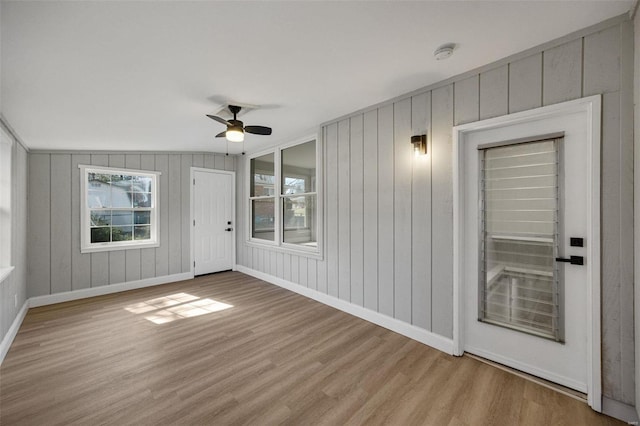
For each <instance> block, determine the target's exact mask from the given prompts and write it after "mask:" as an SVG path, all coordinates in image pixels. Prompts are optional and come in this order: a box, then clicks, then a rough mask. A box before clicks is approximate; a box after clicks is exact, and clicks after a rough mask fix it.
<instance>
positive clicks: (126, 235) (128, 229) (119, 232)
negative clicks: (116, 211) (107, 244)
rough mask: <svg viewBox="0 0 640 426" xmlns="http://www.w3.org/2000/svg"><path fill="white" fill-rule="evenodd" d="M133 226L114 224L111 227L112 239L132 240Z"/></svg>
mask: <svg viewBox="0 0 640 426" xmlns="http://www.w3.org/2000/svg"><path fill="white" fill-rule="evenodd" d="M132 239H133V226H114V227H113V228H111V241H131V240H132Z"/></svg>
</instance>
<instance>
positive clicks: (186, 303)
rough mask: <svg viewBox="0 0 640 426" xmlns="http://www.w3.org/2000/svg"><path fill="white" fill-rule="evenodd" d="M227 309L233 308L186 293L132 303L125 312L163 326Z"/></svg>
mask: <svg viewBox="0 0 640 426" xmlns="http://www.w3.org/2000/svg"><path fill="white" fill-rule="evenodd" d="M229 308H233V305H229V304H227V303H222V302H218V301H217V300H213V299H208V298H206V299H201V298H199V297H197V296H193V295H191V294H188V293H176V294H171V295H169V296H162V297H157V298H155V299H151V300H147V301H145V302H140V303H134V304H132V305H129V306H127V307H125V310H127V311H129V312H131V313H133V314H147V315H146V316H145V317H144V318H145V319H146V320H148V321H151V322H152V323H154V324H165V323H168V322H172V321H175V320H179V319H182V318H191V317H197V316H200V315H205V314H210V313H213V312H219V311H223V310H225V309H229Z"/></svg>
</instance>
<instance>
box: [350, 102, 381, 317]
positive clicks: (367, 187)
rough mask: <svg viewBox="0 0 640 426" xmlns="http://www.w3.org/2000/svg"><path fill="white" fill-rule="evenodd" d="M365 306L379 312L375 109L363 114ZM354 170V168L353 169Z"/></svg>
mask: <svg viewBox="0 0 640 426" xmlns="http://www.w3.org/2000/svg"><path fill="white" fill-rule="evenodd" d="M363 132H364V140H363V170H362V175H363V179H364V182H363V194H362V202H363V206H364V212H365V215H364V218H363V221H362V222H363V223H362V225H363V232H364V236H363V262H364V274H363V280H364V282H363V286H364V289H363V291H364V307H365V308H367V309H371V310H373V311H376V312H377V311H378V267H377V265H378V111H377V110H374V111H369V112H367V113H365V114H364V116H363ZM353 172H355V170H354V171H353Z"/></svg>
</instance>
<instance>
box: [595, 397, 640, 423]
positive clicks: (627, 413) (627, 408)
mask: <svg viewBox="0 0 640 426" xmlns="http://www.w3.org/2000/svg"><path fill="white" fill-rule="evenodd" d="M602 412H603V413H604V414H606V415H607V416H611V417H615V418H616V419H619V420H622V421H624V422H627V423H628V424H630V425H637V424H638V413H636V409H635V408H634V407H632V406H631V405H627V404H625V403H623V402H619V401H616V400H613V399H611V398H607V397H606V396H603V397H602Z"/></svg>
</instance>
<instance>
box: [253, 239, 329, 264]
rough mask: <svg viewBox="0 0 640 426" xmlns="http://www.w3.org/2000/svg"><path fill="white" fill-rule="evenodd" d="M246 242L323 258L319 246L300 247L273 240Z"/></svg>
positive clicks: (255, 245)
mask: <svg viewBox="0 0 640 426" xmlns="http://www.w3.org/2000/svg"><path fill="white" fill-rule="evenodd" d="M245 244H246V245H247V246H249V247H256V248H261V249H265V250H271V251H276V252H280V253H288V254H294V255H296V256H303V257H308V258H310V259H317V260H322V253H320V250H319V248H318V247H310V246H300V248H298V247H292V246H291V245H286V246H284V245H283V246H278V245H277V244H275V243H273V242H271V243H269V242H267V243H261V242H257V241H254V240H250V241H245Z"/></svg>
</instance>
